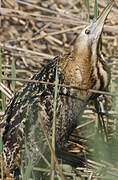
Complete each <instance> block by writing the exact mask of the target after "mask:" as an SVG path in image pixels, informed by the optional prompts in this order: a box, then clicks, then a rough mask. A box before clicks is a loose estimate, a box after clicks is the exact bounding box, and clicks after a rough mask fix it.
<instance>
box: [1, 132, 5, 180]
mask: <svg viewBox="0 0 118 180" xmlns="http://www.w3.org/2000/svg"><path fill="white" fill-rule="evenodd" d="M2 152H3V143H2V136H1V134H0V169H1V180H3V179H4V169H3V163H2V162H3V157H2Z"/></svg>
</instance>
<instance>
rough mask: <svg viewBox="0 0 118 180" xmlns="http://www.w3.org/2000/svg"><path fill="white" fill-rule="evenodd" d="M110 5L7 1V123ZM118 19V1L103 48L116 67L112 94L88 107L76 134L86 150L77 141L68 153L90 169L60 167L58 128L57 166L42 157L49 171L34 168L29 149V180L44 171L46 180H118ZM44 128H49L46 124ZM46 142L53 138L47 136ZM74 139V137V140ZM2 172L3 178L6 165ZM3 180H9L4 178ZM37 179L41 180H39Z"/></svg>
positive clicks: (2, 61)
mask: <svg viewBox="0 0 118 180" xmlns="http://www.w3.org/2000/svg"><path fill="white" fill-rule="evenodd" d="M107 2H108V1H107V0H106V1H103V0H98V1H97V0H95V1H94V0H91V1H89V0H85V1H82V0H71V1H67V0H63V1H62V0H57V1H55V0H48V1H46V0H26V1H20V0H1V9H0V13H1V17H0V20H1V22H0V25H1V28H0V90H1V97H0V101H1V103H0V118H1V120H2V119H3V116H4V113H5V108H6V106H7V104H8V102H9V101H10V99H11V98H12V97H13V94H14V93H15V92H16V91H17V90H18V89H19V88H20V87H22V86H23V85H24V84H25V83H26V81H28V79H29V78H30V77H31V76H32V75H33V74H34V73H36V72H38V71H39V70H40V68H41V67H42V66H43V65H45V64H46V63H48V62H49V61H50V60H51V59H53V58H54V57H55V56H56V55H59V54H60V53H62V52H66V51H69V49H71V48H72V45H73V42H74V40H75V38H76V36H77V34H79V33H80V31H81V29H82V28H83V27H84V26H85V25H87V24H88V22H90V21H91V19H93V18H96V17H97V16H98V14H99V12H101V11H102V9H103V8H104V7H105V5H106V3H107ZM117 19H118V1H115V4H114V7H113V8H112V11H111V12H110V14H109V16H108V18H107V20H106V23H105V26H104V33H103V36H102V43H101V44H102V46H101V48H102V51H103V55H104V57H105V60H106V61H107V62H108V63H109V66H110V67H111V83H110V87H109V93H104V95H102V96H100V98H99V99H98V100H96V101H95V102H94V103H90V105H88V106H87V108H86V110H85V112H84V115H83V120H82V121H81V122H79V124H78V127H77V128H76V130H75V132H74V134H75V135H78V136H81V137H82V138H80V141H81V143H82V144H78V143H73V142H72V141H71V140H70V141H69V142H68V144H67V147H68V151H70V152H73V153H75V154H77V155H78V156H81V154H82V155H84V156H86V158H87V163H86V165H85V167H77V168H76V171H75V169H74V170H72V168H71V167H70V166H68V165H63V164H60V165H59V164H58V162H57V159H56V157H55V154H54V151H53V149H55V144H54V139H55V128H53V134H54V135H53V140H52V144H51V143H50V142H49V149H50V150H51V156H52V158H51V162H47V161H46V160H45V157H43V156H42V158H43V159H44V161H45V163H47V167H46V168H42V167H41V166H40V167H33V165H32V161H31V158H30V157H29V152H28V148H27V147H25V149H26V157H27V159H28V161H27V162H26V166H25V167H24V165H23V164H22V163H21V171H22V179H23V180H26V179H30V176H31V174H33V173H32V172H33V171H40V172H42V173H44V176H43V179H51V180H53V179H88V180H91V179H95V180H96V179H109V180H111V179H118V155H117V154H118V92H117V90H118V84H117V83H118V71H117V69H118V68H117V65H118V53H117V52H118V21H117ZM57 71H58V67H57ZM34 83H35V82H34ZM57 85H58V75H57V76H56V85H55V101H54V103H55V106H54V107H55V109H54V127H55V120H56V100H57V93H58V86H57ZM101 94H102V93H101ZM39 119H40V117H39ZM40 121H41V119H40ZM41 122H42V121H41ZM42 128H44V127H43V124H42ZM44 132H45V129H44ZM45 136H47V135H46V134H45ZM72 138H73V137H70V139H72ZM47 140H48V137H47ZM0 144H1V146H0V153H2V141H1V140H0ZM52 147H53V149H52ZM1 159H2V157H1ZM1 164H2V163H1ZM60 166H61V168H60ZM50 169H51V171H50ZM1 172H3V168H2V165H1ZM50 172H51V173H50ZM2 179H4V178H3V176H2ZM32 179H35V178H33V175H32ZM39 179H40V178H39Z"/></svg>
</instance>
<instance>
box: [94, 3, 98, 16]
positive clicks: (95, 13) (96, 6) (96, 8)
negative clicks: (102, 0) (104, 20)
mask: <svg viewBox="0 0 118 180" xmlns="http://www.w3.org/2000/svg"><path fill="white" fill-rule="evenodd" d="M97 17H98V2H97V0H95V1H94V18H95V19H97Z"/></svg>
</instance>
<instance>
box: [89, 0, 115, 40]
mask: <svg viewBox="0 0 118 180" xmlns="http://www.w3.org/2000/svg"><path fill="white" fill-rule="evenodd" d="M113 4H114V1H110V2H109V4H108V5H107V6H106V7H105V9H104V10H103V11H102V13H101V14H100V16H99V17H98V18H97V19H96V21H93V23H92V24H91V27H90V30H91V34H92V35H93V37H94V39H97V40H98V39H99V37H100V34H101V32H102V29H103V26H104V22H105V19H106V17H107V15H108V14H109V12H110V10H111V8H112V6H113Z"/></svg>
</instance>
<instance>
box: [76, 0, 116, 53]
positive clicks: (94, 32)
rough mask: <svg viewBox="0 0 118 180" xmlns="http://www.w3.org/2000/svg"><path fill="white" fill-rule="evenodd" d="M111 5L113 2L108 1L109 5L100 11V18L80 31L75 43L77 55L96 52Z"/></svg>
mask: <svg viewBox="0 0 118 180" xmlns="http://www.w3.org/2000/svg"><path fill="white" fill-rule="evenodd" d="M113 3H114V1H110V2H109V4H108V5H107V6H106V7H105V9H104V10H103V11H102V13H101V14H100V16H99V17H98V18H97V19H96V20H93V21H92V23H91V24H90V25H88V26H87V27H85V28H84V29H83V30H82V31H81V33H80V35H79V36H78V37H77V39H76V43H75V49H76V51H78V53H79V54H83V53H85V54H86V55H87V52H89V51H90V50H91V51H92V52H93V51H96V49H97V47H98V42H99V39H100V36H101V33H102V30H103V26H104V22H105V19H106V17H107V15H108V14H109V12H110V10H111V8H112V6H113ZM94 53H95V52H94Z"/></svg>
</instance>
